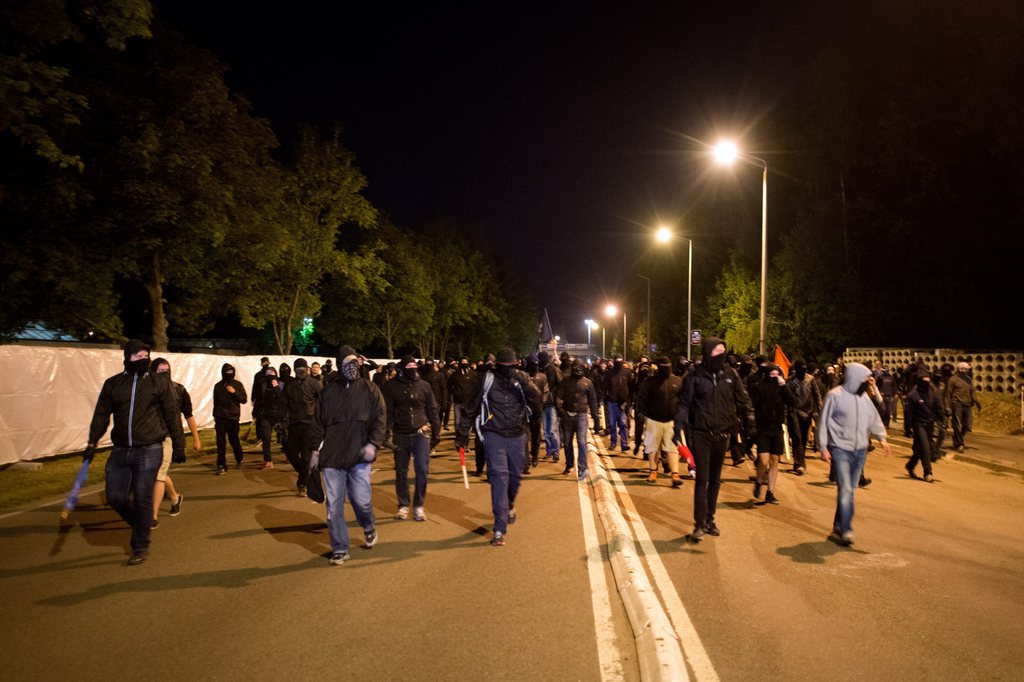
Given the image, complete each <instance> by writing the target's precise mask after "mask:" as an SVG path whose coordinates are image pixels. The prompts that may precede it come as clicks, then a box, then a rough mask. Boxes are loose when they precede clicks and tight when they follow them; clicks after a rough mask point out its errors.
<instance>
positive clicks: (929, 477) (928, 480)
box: [924, 474, 935, 483]
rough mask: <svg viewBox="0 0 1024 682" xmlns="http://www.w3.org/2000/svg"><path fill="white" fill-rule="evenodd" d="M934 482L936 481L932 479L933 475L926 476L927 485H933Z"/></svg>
mask: <svg viewBox="0 0 1024 682" xmlns="http://www.w3.org/2000/svg"><path fill="white" fill-rule="evenodd" d="M934 481H935V479H934V478H932V475H931V474H925V475H924V482H925V483H932V482H934Z"/></svg>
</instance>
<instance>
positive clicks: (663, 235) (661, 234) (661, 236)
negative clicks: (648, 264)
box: [654, 225, 693, 360]
mask: <svg viewBox="0 0 1024 682" xmlns="http://www.w3.org/2000/svg"><path fill="white" fill-rule="evenodd" d="M654 238H655V239H657V240H658V241H659V242H661V243H662V244H667V243H669V242H670V241H672V240H673V239H685V240H686V241H687V242H689V246H690V248H689V252H690V253H689V260H688V264H687V266H686V359H687V360H689V359H690V349H691V347H692V345H693V344H691V343H690V334H691V333H692V332H693V325H692V318H691V313H692V306H691V305H690V304H691V302H692V301H693V240H692V239H690V238H689V237H680V236H677V235H675V234H673V233H672V230H670V229H669V228H667V227H665V226H664V225H663V226H661V227H659V228H658V231H657V232H655V233H654Z"/></svg>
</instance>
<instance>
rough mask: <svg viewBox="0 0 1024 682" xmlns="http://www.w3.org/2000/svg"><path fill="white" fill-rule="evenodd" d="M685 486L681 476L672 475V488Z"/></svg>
mask: <svg viewBox="0 0 1024 682" xmlns="http://www.w3.org/2000/svg"><path fill="white" fill-rule="evenodd" d="M682 485H683V479H682V477H681V476H680V475H679V474H672V487H673V488H681V487H682Z"/></svg>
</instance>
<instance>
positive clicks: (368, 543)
mask: <svg viewBox="0 0 1024 682" xmlns="http://www.w3.org/2000/svg"><path fill="white" fill-rule="evenodd" d="M359 364H360V359H359V355H358V354H357V353H356V351H355V350H354V349H353V348H352V347H351V346H342V347H341V348H340V349H339V350H338V376H337V378H335V379H334V381H332V382H330V383H329V384H327V386H326V387H325V388H324V391H323V393H322V394H321V395H320V400H319V401H318V402H317V405H316V411H315V412H314V414H313V424H312V426H310V429H309V433H308V434H307V436H306V443H307V445H308V446H309V448H310V450H311V451H312V455H311V458H310V469H311V470H316V469H317V468H319V469H320V471H322V472H323V477H324V496H325V498H326V499H325V502H326V504H327V529H328V531H329V533H330V536H331V558H330V560H329V562H328V563H330V564H331V565H332V566H339V565H341V564H343V563H344V562H345V561H347V560H348V558H349V552H348V548H349V537H348V524H347V523H346V522H345V497H346V496H347V497H348V498H349V500H350V501H351V504H352V510H353V511H354V512H355V515H356V521H357V522H358V523H359V525H360V526H361V527H362V529H363V539H364V540H363V547H365V548H367V549H370V548H371V547H373V546H374V545H375V544H377V526H376V518H375V517H374V514H373V499H372V497H371V490H370V472H371V469H372V464H373V462H374V460H376V459H377V450H378V448H380V446H381V445H382V444H383V442H384V431H385V428H386V426H387V419H386V417H385V407H384V397H383V396H382V395H381V392H380V389H379V388H377V386H376V385H375V384H374V383H373V382H372V381H370V380H369V379H365V378H363V377H362V376H360V373H359ZM314 381H316V379H314Z"/></svg>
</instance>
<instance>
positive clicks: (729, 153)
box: [712, 140, 768, 355]
mask: <svg viewBox="0 0 1024 682" xmlns="http://www.w3.org/2000/svg"><path fill="white" fill-rule="evenodd" d="M712 153H713V155H714V158H715V161H716V162H717V163H720V164H725V165H731V164H732V163H734V162H735V161H736V159H741V158H742V159H745V160H748V161H753V162H756V163H758V164H760V165H761V167H762V169H763V172H762V174H761V329H760V333H759V336H760V339H759V340H758V348H759V350H760V353H761V355H765V354H766V353H767V351H768V343H767V336H768V162H767V161H765V160H764V159H759V158H757V157H756V156H751V155H750V154H744V153H742V152H740V150H739V148H738V147H737V146H736V145H735V144H734V143H733V142H730V141H728V140H723V141H722V142H719V143H718V144H716V145H715V146H714V147H713V148H712Z"/></svg>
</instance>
